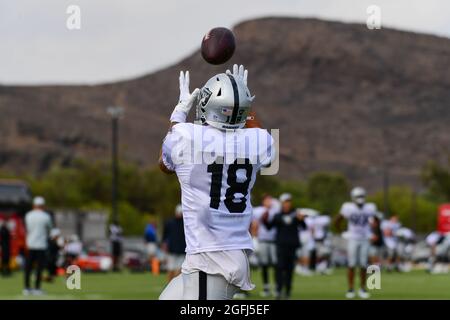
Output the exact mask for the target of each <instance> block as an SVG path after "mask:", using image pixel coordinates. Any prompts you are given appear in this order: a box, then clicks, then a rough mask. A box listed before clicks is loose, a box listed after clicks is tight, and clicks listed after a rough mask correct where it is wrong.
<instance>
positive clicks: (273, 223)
mask: <svg viewBox="0 0 450 320" xmlns="http://www.w3.org/2000/svg"><path fill="white" fill-rule="evenodd" d="M279 223H280V214H279V213H278V214H276V215H275V216H274V217H273V219H272V220H271V221H268V220H266V221H264V225H265V226H266V228H267V229H269V230H270V229H272V228H273V227H276V226H277V225H278V224H279Z"/></svg>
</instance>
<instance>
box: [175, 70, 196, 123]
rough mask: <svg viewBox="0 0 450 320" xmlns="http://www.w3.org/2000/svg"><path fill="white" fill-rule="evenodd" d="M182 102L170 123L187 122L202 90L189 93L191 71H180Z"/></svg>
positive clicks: (176, 107) (177, 106)
mask: <svg viewBox="0 0 450 320" xmlns="http://www.w3.org/2000/svg"><path fill="white" fill-rule="evenodd" d="M179 80H180V100H179V102H178V104H177V105H176V106H175V109H174V110H173V112H172V115H171V116H170V122H180V123H184V122H186V118H187V116H188V114H189V111H190V110H191V108H192V106H193V105H194V102H195V101H196V100H197V98H198V95H199V93H200V89H198V88H197V89H195V90H194V91H193V92H192V94H191V93H189V71H186V73H183V71H180V78H179Z"/></svg>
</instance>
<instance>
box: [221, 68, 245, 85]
mask: <svg viewBox="0 0 450 320" xmlns="http://www.w3.org/2000/svg"><path fill="white" fill-rule="evenodd" d="M225 73H226V74H232V75H233V76H234V77H235V78H238V79H240V80H241V81H242V82H244V84H245V85H247V77H248V70H247V69H245V68H244V66H243V65H242V64H241V65H240V66H238V65H237V64H235V65H233V73H231V71H230V70H227V71H226V72H225Z"/></svg>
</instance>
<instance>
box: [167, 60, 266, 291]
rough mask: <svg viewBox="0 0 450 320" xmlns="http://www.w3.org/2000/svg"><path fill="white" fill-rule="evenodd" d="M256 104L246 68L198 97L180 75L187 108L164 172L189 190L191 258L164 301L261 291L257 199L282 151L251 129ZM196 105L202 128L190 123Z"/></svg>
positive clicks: (174, 128) (175, 125) (170, 138)
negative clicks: (256, 188)
mask: <svg viewBox="0 0 450 320" xmlns="http://www.w3.org/2000/svg"><path fill="white" fill-rule="evenodd" d="M252 100H253V97H252V96H251V95H250V92H249V90H248V88H247V70H245V71H244V67H243V66H240V67H238V66H237V65H235V66H234V68H233V72H232V73H231V72H229V71H227V72H226V73H221V74H218V75H215V76H214V77H212V78H211V79H210V80H208V82H207V83H206V84H205V86H204V87H203V88H202V89H201V90H199V89H195V90H194V91H193V92H192V94H190V93H189V74H188V73H186V74H183V73H181V74H180V103H179V104H178V105H177V106H176V107H175V110H174V111H173V113H172V116H171V119H170V121H171V127H170V130H169V132H168V134H167V136H166V138H165V140H164V142H163V145H162V152H161V157H160V167H161V169H162V170H163V171H165V172H168V173H169V172H175V173H176V174H177V177H178V180H179V183H180V186H181V193H182V201H181V202H182V207H183V219H184V226H185V235H186V258H185V261H184V263H183V266H182V274H181V275H179V276H178V277H176V278H174V279H173V280H172V281H171V282H170V283H169V284H168V286H167V287H166V288H165V290H164V291H163V292H162V294H161V296H160V299H174V300H178V299H194V300H197V299H199V300H204V299H205V300H206V299H208V300H209V299H214V300H221V299H231V298H232V297H233V295H234V293H236V292H237V291H238V290H239V289H241V290H251V289H253V288H254V285H253V284H252V283H251V281H250V268H249V262H248V257H247V254H248V251H249V250H253V243H252V239H251V236H250V233H249V226H250V222H251V219H252V205H251V202H250V201H251V199H250V194H251V190H252V188H253V185H254V183H255V180H256V175H257V173H258V171H259V170H260V169H261V168H262V167H263V166H268V165H270V163H271V162H272V160H273V157H274V154H275V153H274V150H273V149H274V147H273V139H272V137H271V136H270V135H269V133H268V132H267V131H266V130H263V129H260V128H244V126H246V122H247V116H248V114H249V111H250V104H251V102H252ZM194 105H195V106H196V107H197V119H198V120H199V121H200V123H199V124H194V123H186V117H187V114H188V113H189V110H190V109H191V108H192V106H194ZM247 127H248V123H247Z"/></svg>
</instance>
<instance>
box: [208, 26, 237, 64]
mask: <svg viewBox="0 0 450 320" xmlns="http://www.w3.org/2000/svg"><path fill="white" fill-rule="evenodd" d="M235 49H236V42H235V39H234V34H233V32H232V31H231V30H229V29H227V28H221V27H220V28H214V29H211V30H210V31H209V32H208V33H207V34H205V36H204V37H203V40H202V49H201V52H202V57H203V59H205V60H206V61H207V62H208V63H210V64H214V65H218V64H222V63H225V62H227V61H228V60H230V58H231V57H232V56H233V53H234V50H235Z"/></svg>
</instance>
